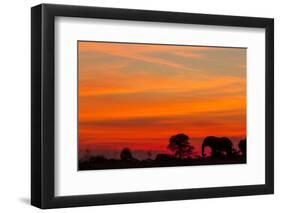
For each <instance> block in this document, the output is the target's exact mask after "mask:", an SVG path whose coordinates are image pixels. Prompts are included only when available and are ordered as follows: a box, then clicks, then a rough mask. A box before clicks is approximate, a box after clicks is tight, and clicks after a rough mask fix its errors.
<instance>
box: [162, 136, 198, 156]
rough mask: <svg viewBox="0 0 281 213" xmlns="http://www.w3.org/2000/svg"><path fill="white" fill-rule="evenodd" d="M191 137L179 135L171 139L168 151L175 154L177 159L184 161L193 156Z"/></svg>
mask: <svg viewBox="0 0 281 213" xmlns="http://www.w3.org/2000/svg"><path fill="white" fill-rule="evenodd" d="M188 140H189V137H188V136H187V135H185V134H182V133H181V134H177V135H173V136H172V137H170V140H169V145H168V147H167V148H168V149H170V150H171V151H172V152H174V155H175V157H177V158H179V159H183V158H184V157H186V156H190V155H192V154H193V150H194V147H193V146H192V145H191V144H190V143H189V141H188Z"/></svg>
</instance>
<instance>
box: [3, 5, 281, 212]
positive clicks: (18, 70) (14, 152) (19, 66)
mask: <svg viewBox="0 0 281 213" xmlns="http://www.w3.org/2000/svg"><path fill="white" fill-rule="evenodd" d="M279 2H280V1H278V0H276V1H274V0H266V1H257V0H256V1H250V0H248V1H246V0H233V1H225V0H212V1H208V0H206V1H203V0H196V1H188V0H183V1H180V0H170V1H168V0H166V1H164V0H150V1H145V0H142V1H141V0H122V1H121V0H119V1H117V0H107V1H102V0H99V1H95V0H79V1H77V0H76V1H75V0H68V1H66V0H57V1H55V0H53V1H47V0H45V1H44V3H57V4H74V5H75V4H76V5H77V4H80V5H89V6H105V7H124V8H136V9H150V10H170V11H181V12H195V13H210V14H226V15H244V16H260V17H273V18H275V61H276V62H275V70H276V71H275V91H276V92H275V109H276V110H275V132H276V134H275V180H276V181H275V195H265V196H249V197H236V198H219V199H201V200H189V201H172V202H157V203H145V204H129V205H128V204H127V205H111V206H100V207H83V208H71V209H57V210H50V211H51V212H76V211H79V212H92V211H96V212H119V211H120V212H124V213H125V212H171V211H176V212H216V213H219V212H225V211H227V212H228V213H232V212H235V213H237V212H247V211H248V212H249V211H250V212H254V211H260V212H266V211H268V212H270V211H271V212H277V210H278V209H279V208H280V209H281V168H280V163H279V162H281V151H280V148H281V145H280V143H281V142H280V139H281V131H280V130H279V129H280V128H281V119H280V118H281V117H280V115H281V114H280V113H281V110H280V109H281V97H280V91H281V74H280V72H279V70H280V68H281V67H280V61H279V60H278V59H279V57H280V51H281V46H280V39H279V37H281V24H280V20H281V13H280V8H281V7H280V6H281V4H280V3H279ZM40 3H42V2H41V1H37V0H29V1H20V0H18V1H16V0H10V1H2V2H1V12H0V16H1V19H0V22H1V25H0V26H1V33H0V37H1V39H0V54H1V57H0V58H1V60H0V73H1V75H0V97H1V104H0V133H1V134H0V141H1V142H0V143H1V145H2V146H1V149H0V165H1V167H0V169H1V175H0V211H1V212H17V211H18V212H38V211H40V210H38V209H37V208H34V207H32V206H30V205H29V197H30V7H31V6H34V5H37V4H40Z"/></svg>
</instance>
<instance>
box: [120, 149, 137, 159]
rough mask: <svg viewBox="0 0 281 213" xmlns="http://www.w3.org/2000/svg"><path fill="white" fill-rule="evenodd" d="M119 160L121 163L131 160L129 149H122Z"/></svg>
mask: <svg viewBox="0 0 281 213" xmlns="http://www.w3.org/2000/svg"><path fill="white" fill-rule="evenodd" d="M120 159H121V160H123V161H128V160H133V159H134V158H133V155H132V152H131V150H130V149H129V148H124V149H123V150H122V151H121V153H120Z"/></svg>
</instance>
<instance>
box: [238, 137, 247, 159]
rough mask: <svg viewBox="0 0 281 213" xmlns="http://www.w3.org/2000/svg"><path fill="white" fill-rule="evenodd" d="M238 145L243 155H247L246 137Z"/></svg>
mask: <svg viewBox="0 0 281 213" xmlns="http://www.w3.org/2000/svg"><path fill="white" fill-rule="evenodd" d="M238 147H239V149H240V151H241V153H242V155H243V156H245V155H246V151H247V146H246V138H245V139H244V140H241V141H240V142H239V144H238Z"/></svg>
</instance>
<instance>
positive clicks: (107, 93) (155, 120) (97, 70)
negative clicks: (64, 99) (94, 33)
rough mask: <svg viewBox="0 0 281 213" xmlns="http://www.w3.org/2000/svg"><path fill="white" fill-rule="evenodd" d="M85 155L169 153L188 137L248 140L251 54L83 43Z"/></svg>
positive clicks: (236, 50) (198, 140) (81, 98)
mask: <svg viewBox="0 0 281 213" xmlns="http://www.w3.org/2000/svg"><path fill="white" fill-rule="evenodd" d="M78 64H79V97H78V104H79V112H78V117H79V121H78V122H79V124H78V126H79V129H78V133H79V134H78V135H79V142H78V143H79V150H80V152H82V151H83V150H85V149H89V150H90V151H91V152H93V153H95V154H103V155H105V156H110V157H117V156H118V153H119V152H120V150H121V149H122V148H124V147H129V148H130V149H131V150H132V151H133V152H134V150H135V153H136V155H138V153H139V157H141V155H142V153H146V152H147V151H152V152H154V153H157V152H166V151H167V148H166V147H167V144H168V140H169V137H171V136H172V135H174V134H177V133H185V134H187V135H188V136H189V137H190V142H191V143H192V144H193V145H194V146H195V148H196V151H198V152H200V149H199V147H200V145H201V142H202V140H203V138H204V137H206V136H209V135H214V136H226V137H230V138H231V139H232V140H233V142H234V143H237V142H238V141H239V140H240V139H242V138H245V137H246V49H244V48H214V47H196V46H175V45H148V44H128V43H105V42H78Z"/></svg>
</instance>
